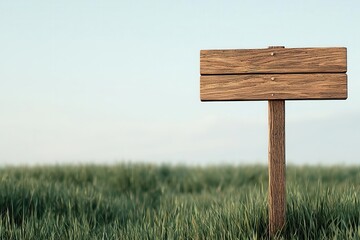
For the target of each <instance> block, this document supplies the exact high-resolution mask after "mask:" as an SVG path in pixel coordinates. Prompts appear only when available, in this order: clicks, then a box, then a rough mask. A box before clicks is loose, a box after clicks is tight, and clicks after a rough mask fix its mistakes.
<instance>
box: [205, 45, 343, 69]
mask: <svg viewBox="0 0 360 240" xmlns="http://www.w3.org/2000/svg"><path fill="white" fill-rule="evenodd" d="M346 55H347V51H346V48H344V47H340V48H267V49H233V50H201V51H200V73H201V74H202V75H207V74H246V73H247V74H250V73H345V72H346V70H347V61H346V58H347V56H346Z"/></svg>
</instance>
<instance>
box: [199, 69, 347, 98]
mask: <svg viewBox="0 0 360 240" xmlns="http://www.w3.org/2000/svg"><path fill="white" fill-rule="evenodd" d="M200 98H201V100H202V101H236V100H239V101H240V100H275V99H283V100H285V99H292V100H305V99H346V98H347V75H346V74H345V73H324V74H245V75H208V76H201V77H200Z"/></svg>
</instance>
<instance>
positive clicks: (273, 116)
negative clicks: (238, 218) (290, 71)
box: [268, 100, 286, 236]
mask: <svg viewBox="0 0 360 240" xmlns="http://www.w3.org/2000/svg"><path fill="white" fill-rule="evenodd" d="M268 105H269V221H270V222H269V230H270V236H274V235H275V234H276V232H278V231H279V230H281V229H282V228H283V227H284V225H285V212H286V189H285V171H286V167H285V101H284V100H271V101H269V104H268Z"/></svg>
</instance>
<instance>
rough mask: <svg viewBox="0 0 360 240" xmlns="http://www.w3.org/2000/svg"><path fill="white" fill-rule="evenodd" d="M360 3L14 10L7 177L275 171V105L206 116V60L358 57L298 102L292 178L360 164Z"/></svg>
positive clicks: (289, 114) (2, 111) (5, 101)
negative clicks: (55, 172) (333, 90)
mask: <svg viewBox="0 0 360 240" xmlns="http://www.w3.org/2000/svg"><path fill="white" fill-rule="evenodd" d="M359 12H360V2H359V1H355V0H354V1H331V0H330V1H329V0H327V1H313V0H312V1H296V2H295V1H165V0H164V1H144V0H137V1H124V0H120V1H119V0H117V1H115V0H113V1H109V0H102V1H100V0H99V1H91V0H86V1H85V0H82V1H78V0H76V1H74V0H71V1H70V0H69V1H51V0H47V1H40V0H39V1H32V0H24V1H19V0H1V1H0V131H1V132H0V149H1V150H0V165H19V164H21V165H23V164H25V165H34V164H68V163H82V164H84V163H96V164H102V163H104V164H105V163H119V162H146V163H148V162H150V163H168V164H196V165H197V164H200V165H206V164H222V163H226V164H253V163H256V164H267V144H268V143H267V141H268V132H267V102H266V101H262V102H217V103H214V102H206V103H202V102H200V93H199V81H200V77H199V76H200V59H199V57H200V50H201V49H244V48H266V47H268V46H275V45H282V46H285V47H289V48H290V47H347V50H348V89H349V94H348V95H349V98H348V99H347V100H345V101H344V100H341V101H335V100H332V101H287V102H286V157H287V163H289V164H340V165H341V164H358V163H360V159H359V156H360V127H359V123H360V108H359V106H360V67H359V64H360V44H359V43H360V28H359V23H360V14H359Z"/></svg>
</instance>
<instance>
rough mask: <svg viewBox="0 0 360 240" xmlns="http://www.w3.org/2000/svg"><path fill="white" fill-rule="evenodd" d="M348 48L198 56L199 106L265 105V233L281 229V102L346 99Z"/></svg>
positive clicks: (203, 53)
mask: <svg viewBox="0 0 360 240" xmlns="http://www.w3.org/2000/svg"><path fill="white" fill-rule="evenodd" d="M346 54H347V51H346V48H343V47H342V48H284V47H269V48H266V49H236V50H201V51H200V74H201V76H200V98H201V101H249V100H266V101H268V109H269V110H268V114H269V149H268V151H269V153H268V154H269V155H268V158H269V231H270V235H271V236H273V235H275V234H276V233H277V232H278V231H279V230H281V229H282V228H283V227H284V225H285V210H286V198H285V196H286V192H285V100H311V99H312V100H323V99H346V98H347V75H346V71H347V56H346Z"/></svg>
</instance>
